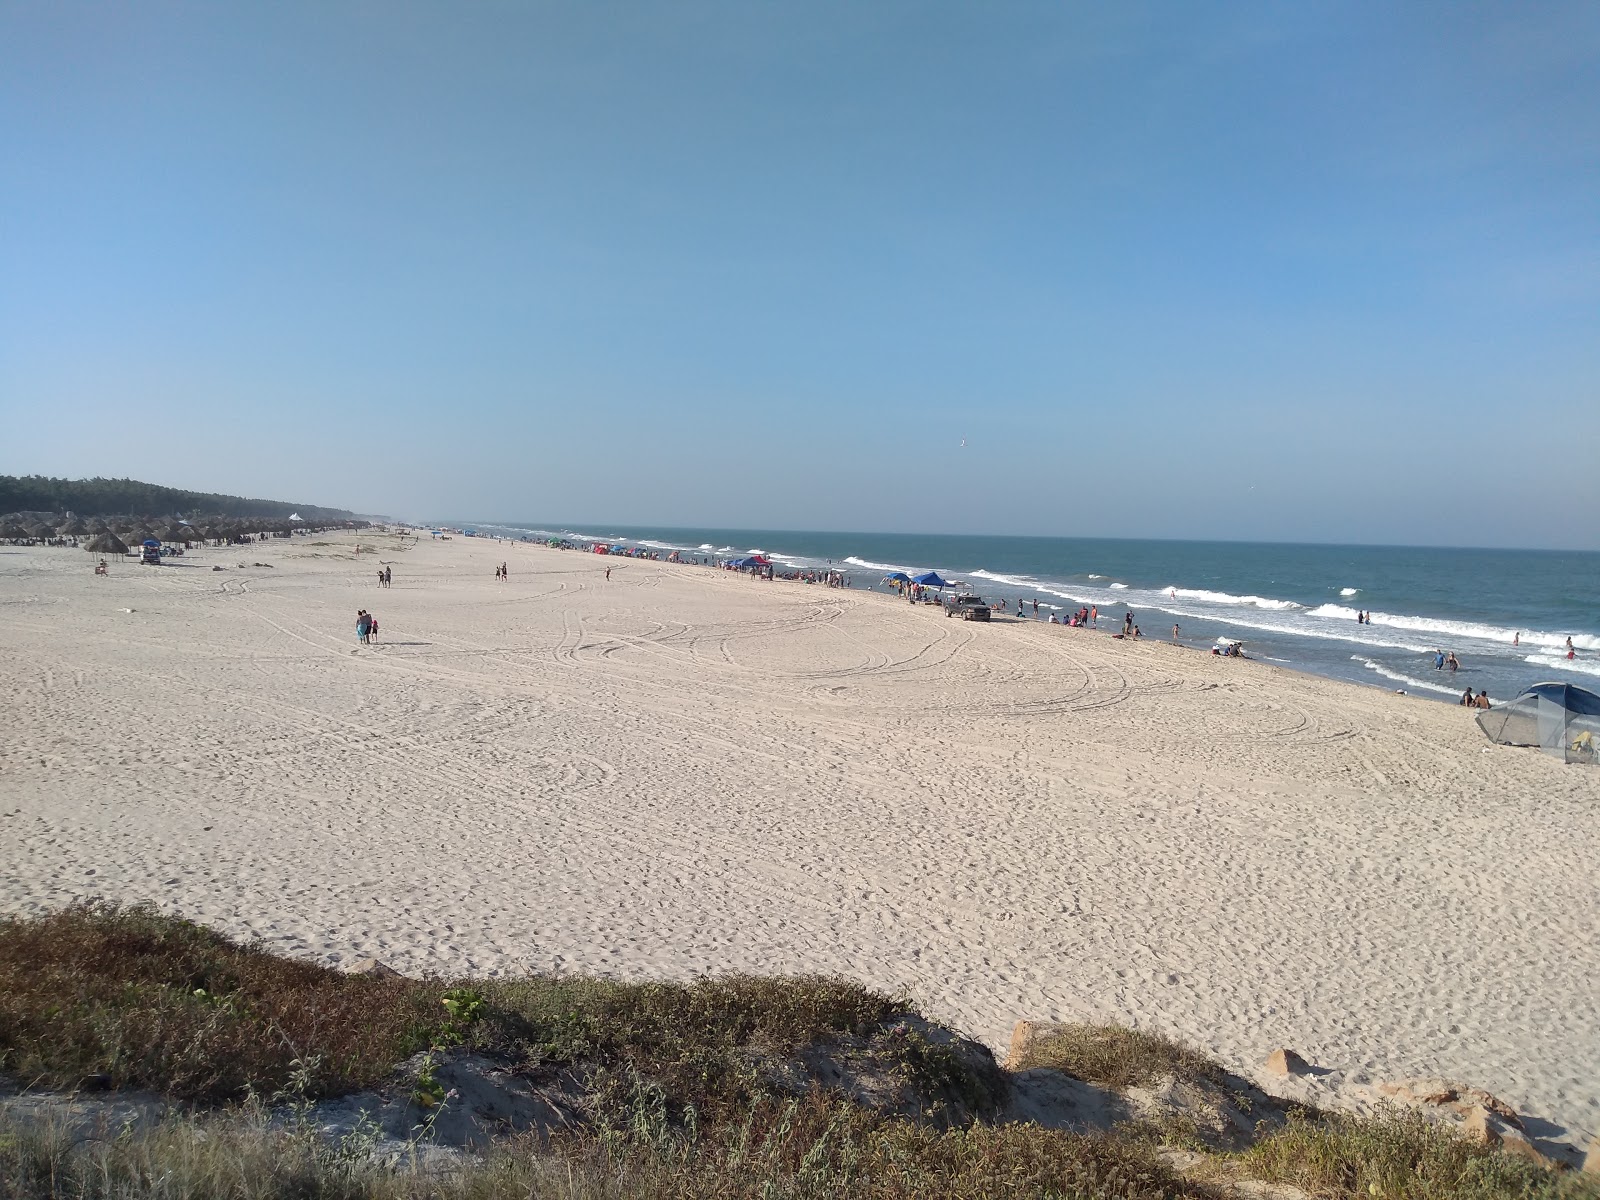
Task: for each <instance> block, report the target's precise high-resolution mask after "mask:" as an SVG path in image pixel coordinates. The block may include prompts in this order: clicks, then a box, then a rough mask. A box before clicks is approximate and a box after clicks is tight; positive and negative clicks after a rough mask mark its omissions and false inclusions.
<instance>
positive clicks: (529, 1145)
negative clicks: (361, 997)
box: [0, 1094, 1213, 1200]
mask: <svg viewBox="0 0 1600 1200" xmlns="http://www.w3.org/2000/svg"><path fill="white" fill-rule="evenodd" d="M608 1134H609V1135H614V1136H608ZM1211 1195H1213V1193H1212V1191H1211V1190H1210V1189H1208V1188H1206V1187H1203V1186H1201V1185H1198V1184H1194V1183H1190V1182H1187V1181H1185V1180H1184V1179H1183V1178H1182V1177H1181V1176H1179V1175H1177V1174H1176V1173H1174V1172H1173V1171H1172V1170H1171V1169H1170V1168H1168V1167H1166V1166H1165V1165H1163V1164H1162V1163H1161V1162H1160V1161H1159V1160H1158V1159H1157V1158H1156V1157H1154V1156H1153V1155H1152V1154H1151V1152H1150V1151H1149V1150H1147V1149H1145V1148H1143V1147H1140V1146H1137V1145H1133V1144H1129V1143H1123V1142H1119V1141H1118V1140H1116V1139H1114V1138H1109V1137H1092V1136H1080V1135H1072V1134H1063V1133H1054V1132H1050V1131H1048V1130H1042V1129H1038V1128H1037V1127H1032V1126H1026V1127H1022V1126H1014V1127H1000V1128H996V1127H992V1126H982V1125H978V1126H973V1127H971V1128H968V1129H960V1130H949V1131H945V1132H938V1131H935V1130H932V1129H929V1128H928V1127H926V1126H922V1125H917V1124H913V1123H911V1122H908V1121H904V1120H890V1121H887V1122H880V1121H875V1120H874V1119H873V1118H872V1117H871V1115H870V1114H869V1113H867V1112H866V1111H864V1110H862V1109H860V1108H857V1107H855V1106H852V1105H849V1104H847V1103H844V1102H842V1101H840V1100H839V1099H837V1098H830V1097H826V1096H822V1095H820V1094H814V1095H812V1096H810V1097H808V1098H805V1099H801V1100H789V1101H786V1102H783V1103H776V1102H763V1103H761V1104H759V1105H757V1106H756V1107H755V1108H754V1109H752V1111H751V1112H750V1114H749V1118H748V1120H747V1121H746V1122H744V1123H743V1124H742V1125H741V1126H740V1127H738V1128H735V1129H729V1130H726V1131H724V1132H723V1133H722V1134H720V1135H715V1136H713V1135H708V1134H705V1133H701V1134H698V1135H693V1136H690V1135H686V1134H684V1133H682V1132H681V1131H680V1132H678V1133H675V1134H673V1135H672V1136H671V1137H668V1138H665V1139H658V1138H657V1137H655V1136H653V1135H651V1134H649V1133H647V1132H645V1131H642V1130H638V1129H635V1130H624V1129H615V1130H609V1131H607V1130H603V1131H601V1134H600V1135H599V1136H594V1137H585V1138H570V1139H566V1140H564V1141H558V1142H555V1143H553V1144H539V1143H533V1142H521V1143H518V1142H510V1143H507V1144H505V1145H502V1146H500V1147H498V1148H496V1149H495V1150H494V1151H493V1152H491V1153H489V1154H487V1155H485V1156H482V1157H474V1158H465V1159H461V1160H459V1161H457V1162H455V1163H453V1164H443V1165H441V1164H440V1163H439V1162H437V1161H434V1162H431V1163H430V1162H429V1161H427V1160H425V1159H424V1160H421V1161H416V1160H402V1161H400V1162H398V1163H385V1162H381V1161H377V1160H375V1159H373V1158H371V1157H369V1156H363V1155H360V1154H352V1153H349V1152H347V1151H345V1150H344V1149H342V1148H340V1147H338V1146H329V1145H326V1144H324V1143H321V1142H319V1141H318V1140H317V1139H316V1138H315V1137H311V1136H305V1135H303V1134H300V1133H296V1132H294V1131H292V1130H290V1131H284V1130H278V1129H273V1128H271V1127H269V1126H267V1125H266V1124H265V1123H264V1122H263V1121H262V1120H261V1119H260V1117H259V1115H251V1114H248V1113H239V1112H234V1113H231V1114H226V1115H213V1116H208V1117H188V1118H181V1119H172V1120H169V1121H167V1122H165V1123H163V1124H162V1125H160V1126H158V1127H155V1128H151V1129H146V1130H142V1131H136V1132H132V1133H125V1134H122V1135H120V1136H107V1137H102V1138H91V1139H80V1140H76V1141H75V1140H74V1139H72V1138H70V1137H67V1136H66V1135H65V1133H64V1131H63V1130H61V1129H59V1128H54V1129H53V1128H48V1127H47V1128H42V1129H41V1128H36V1127H28V1126H24V1125H19V1124H16V1123H14V1122H12V1121H11V1120H9V1119H8V1118H6V1117H4V1116H0V1200H40V1198H43V1197H49V1198H50V1200H57V1198H61V1200H65V1198H67V1197H71V1198H72V1200H191V1198H192V1200H202V1198H205V1200H213V1198H215V1200H304V1198H308V1197H319V1198H326V1200H425V1198H426V1200H434V1198H437V1200H502V1198H503V1200H512V1198H513V1197H517V1198H524V1200H526V1198H529V1197H538V1198H550V1200H601V1198H604V1200H684V1198H685V1197H695V1198H697V1200H758V1198H759V1200H776V1198H781V1197H793V1198H796V1200H801V1198H804V1200H811V1198H815V1200H825V1198H826V1200H831V1198H833V1197H862V1198H865V1200H924V1198H926V1200H989V1198H992V1197H1010V1196H1016V1197H1062V1198H1073V1200H1077V1198H1080V1197H1081V1198H1083V1200H1089V1198H1091V1197H1109V1198H1112V1200H1157V1198H1164V1197H1173V1198H1190V1197H1192V1198H1194V1200H1205V1198H1206V1197H1209V1196H1211Z"/></svg>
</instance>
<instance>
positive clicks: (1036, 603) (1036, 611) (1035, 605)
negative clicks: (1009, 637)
mask: <svg viewBox="0 0 1600 1200" xmlns="http://www.w3.org/2000/svg"><path fill="white" fill-rule="evenodd" d="M1033 615H1034V616H1036V617H1037V616H1038V615H1039V598H1038V597H1037V596H1035V597H1034V600H1033Z"/></svg>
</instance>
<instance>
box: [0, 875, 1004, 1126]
mask: <svg viewBox="0 0 1600 1200" xmlns="http://www.w3.org/2000/svg"><path fill="white" fill-rule="evenodd" d="M907 1012H908V1009H907V1006H906V1004H905V1003H904V1002H903V1001H897V1000H895V999H892V998H890V997H887V996H883V995H881V994H878V993H875V992H872V991H870V990H869V989H867V988H864V987H862V986H860V985H859V984H855V983H851V982H847V981H842V980H837V979H828V978H821V977H798V978H764V977H753V976H727V977H721V978H704V979H700V980H696V981H694V982H692V983H687V984H678V983H648V984H629V983H619V982H613V981H607V980H598V979H584V978H554V977H533V978H528V979H521V980H514V981H477V982H472V981H466V982H463V981H448V980H441V979H423V980H412V979H406V978H403V977H400V976H392V975H390V976H370V975H354V976H352V975H345V974H342V973H341V972H338V971H334V970H331V969H329V968H326V967H321V966H317V965H315V964H311V963H304V962H298V961H295V960H293V959H288V958H284V957H282V956H280V955H276V954H273V953H270V952H268V951H266V950H264V949H261V948H259V947H252V946H241V945H238V944H236V943H233V942H230V941H229V940H228V939H226V938H224V937H222V936H221V935H219V934H217V933H214V932H212V931H210V930H208V929H206V928H204V927H202V926H199V925H196V924H193V923H191V922H188V921H184V920H181V919H178V918H174V917H169V916H164V915H162V914H160V913H158V912H157V911H155V910H154V909H152V908H148V907H117V906H114V905H109V904H84V905H79V906H75V907H73V908H68V909H65V910H63V911H61V912H57V913H53V914H50V915H47V916H43V917H38V918H34V919H28V920H24V919H16V918H11V919H0V1071H3V1072H5V1073H6V1074H8V1075H10V1076H12V1077H14V1078H17V1079H19V1080H22V1081H24V1082H26V1083H29V1084H41V1085H49V1086H55V1087H69V1088H70V1087H82V1086H86V1085H87V1086H99V1087H106V1088H145V1089H149V1090H152V1091H155V1092H158V1093H161V1094H163V1095H165V1096H168V1097H171V1098H173V1099H177V1100H183V1101H188V1102H195V1103H207V1104H218V1103H225V1102H228V1101H237V1100H241V1099H244V1098H245V1097H247V1096H249V1095H252V1094H253V1095H259V1096H266V1097H270V1096H272V1095H275V1094H278V1093H281V1092H283V1091H285V1090H286V1089H289V1088H290V1087H291V1086H293V1088H294V1089H295V1090H296V1092H297V1094H299V1095H301V1096H304V1097H306V1098H308V1099H317V1098H321V1097H326V1096H332V1095H338V1094H341V1093H345V1092H350V1091H356V1090H360V1089H362V1088H367V1087H371V1086H374V1085H376V1084H378V1083H380V1082H382V1081H383V1080H385V1079H387V1078H388V1077H389V1076H390V1075H391V1074H392V1073H393V1071H394V1069H395V1066H396V1064H398V1063H399V1062H401V1061H402V1060H404V1059H406V1058H407V1057H408V1056H410V1055H411V1054H413V1053H416V1052H417V1051H419V1050H423V1049H427V1048H430V1047H441V1046H445V1047H448V1046H453V1045H465V1046H466V1047H467V1048H469V1049H472V1050H477V1051H480V1052H483V1053H488V1054H492V1055H495V1056H496V1057H498V1058H500V1059H503V1060H506V1061H508V1062H510V1063H512V1064H514V1065H515V1066H516V1067H518V1068H519V1069H521V1070H523V1071H524V1072H526V1073H530V1074H535V1075H537V1074H538V1073H540V1072H543V1073H545V1074H546V1075H548V1076H551V1077H554V1076H556V1075H558V1074H560V1073H562V1072H564V1071H565V1072H573V1071H576V1072H578V1073H579V1074H581V1075H582V1076H583V1077H584V1078H585V1080H586V1081H587V1084H588V1086H589V1088H590V1089H591V1090H592V1092H593V1094H594V1097H595V1102H596V1103H597V1104H601V1105H604V1104H605V1103H607V1102H608V1101H610V1100H611V1099H612V1098H613V1097H614V1095H615V1094H616V1091H617V1087H618V1086H620V1084H619V1081H623V1082H625V1081H627V1080H628V1079H631V1078H633V1077H639V1076H642V1077H647V1078H649V1079H650V1080H651V1081H652V1083H653V1085H654V1086H656V1087H657V1088H658V1089H660V1091H661V1092H662V1094H663V1095H664V1096H665V1098H666V1103H667V1105H668V1107H669V1109H670V1111H671V1112H672V1114H673V1116H674V1117H675V1118H677V1117H681V1115H682V1114H683V1113H684V1112H685V1111H686V1110H687V1109H688V1108H690V1107H691V1106H692V1107H693V1108H694V1109H695V1110H696V1115H697V1117H698V1119H700V1120H724V1119H731V1118H732V1117H733V1116H734V1115H736V1114H737V1113H738V1112H740V1111H742V1110H743V1109H744V1108H746V1107H747V1106H748V1105H749V1104H750V1103H751V1102H752V1101H753V1100H755V1099H758V1098H760V1097H762V1096H767V1095H773V1094H776V1093H777V1091H778V1089H777V1088H775V1086H774V1085H773V1082H772V1080H771V1078H770V1074H771V1072H770V1071H769V1070H766V1069H765V1068H767V1067H769V1066H770V1065H771V1064H772V1063H773V1062H774V1061H778V1060H782V1059H783V1058H784V1057H785V1056H788V1055H792V1054H794V1053H796V1052H797V1051H799V1050H801V1049H802V1048H805V1047H808V1046H812V1045H814V1044H817V1043H831V1042H837V1041H840V1040H843V1039H852V1040H853V1041H854V1042H855V1043H856V1044H858V1045H861V1046H864V1047H866V1048H868V1049H869V1050H871V1051H872V1053H873V1054H874V1055H875V1056H876V1058H877V1059H878V1060H880V1061H883V1062H886V1063H888V1064H889V1065H890V1066H891V1068H892V1069H894V1070H895V1071H896V1072H897V1073H898V1074H899V1075H900V1076H901V1077H902V1078H903V1079H904V1080H905V1082H906V1083H907V1084H908V1085H910V1086H915V1087H922V1088H924V1089H926V1090H929V1091H930V1092H931V1091H937V1090H939V1089H941V1088H942V1089H944V1090H945V1091H947V1092H949V1093H951V1094H953V1095H956V1096H961V1097H966V1098H970V1100H971V1102H972V1106H973V1107H974V1108H984V1107H987V1108H989V1109H992V1108H993V1107H994V1106H995V1105H996V1104H997V1103H998V1101H999V1099H1001V1098H1002V1096H1001V1091H1002V1088H1003V1077H1001V1076H1000V1073H999V1072H998V1071H991V1072H988V1073H979V1072H974V1071H973V1070H972V1069H971V1068H969V1067H968V1066H966V1065H965V1064H963V1063H962V1062H961V1061H960V1060H959V1059H958V1058H957V1057H956V1056H954V1055H952V1054H951V1053H949V1052H948V1051H947V1050H946V1049H945V1048H944V1047H941V1046H937V1045H934V1044H932V1043H930V1042H929V1041H928V1040H927V1039H925V1038H922V1037H919V1036H917V1035H916V1034H915V1033H912V1032H910V1031H908V1030H907V1029H905V1028H904V1027H903V1025H902V1024H901V1023H899V1022H898V1018H900V1017H902V1016H904V1015H906V1014H907Z"/></svg>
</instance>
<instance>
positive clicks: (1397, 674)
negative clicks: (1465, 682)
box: [1350, 654, 1461, 696]
mask: <svg viewBox="0 0 1600 1200" xmlns="http://www.w3.org/2000/svg"><path fill="white" fill-rule="evenodd" d="M1350 661H1351V662H1358V663H1360V664H1361V665H1362V666H1363V667H1365V668H1366V669H1367V670H1369V671H1376V672H1377V673H1378V674H1379V675H1382V676H1383V677H1384V678H1385V679H1392V680H1394V681H1395V682H1396V683H1404V684H1407V685H1409V686H1411V687H1414V688H1422V689H1423V690H1424V691H1429V692H1439V693H1440V694H1442V695H1445V696H1459V695H1461V692H1459V691H1457V690H1456V689H1455V688H1453V687H1446V686H1444V685H1443V684H1441V683H1430V682H1429V681H1428V680H1426V679H1418V678H1416V677H1415V676H1413V675H1407V674H1404V673H1403V672H1401V671H1391V670H1390V669H1389V668H1388V667H1386V666H1384V665H1383V664H1382V663H1377V662H1373V661H1372V660H1371V659H1370V658H1362V657H1361V655H1359V654H1352V655H1351V656H1350Z"/></svg>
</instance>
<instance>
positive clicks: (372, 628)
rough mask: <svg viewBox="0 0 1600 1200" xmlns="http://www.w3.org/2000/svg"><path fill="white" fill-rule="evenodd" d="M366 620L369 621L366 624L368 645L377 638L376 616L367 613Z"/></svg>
mask: <svg viewBox="0 0 1600 1200" xmlns="http://www.w3.org/2000/svg"><path fill="white" fill-rule="evenodd" d="M367 620H368V621H369V622H370V624H369V625H368V626H367V643H368V644H369V645H370V644H371V643H373V642H375V641H377V640H378V618H377V617H375V616H373V615H372V614H371V613H368V614H367Z"/></svg>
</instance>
